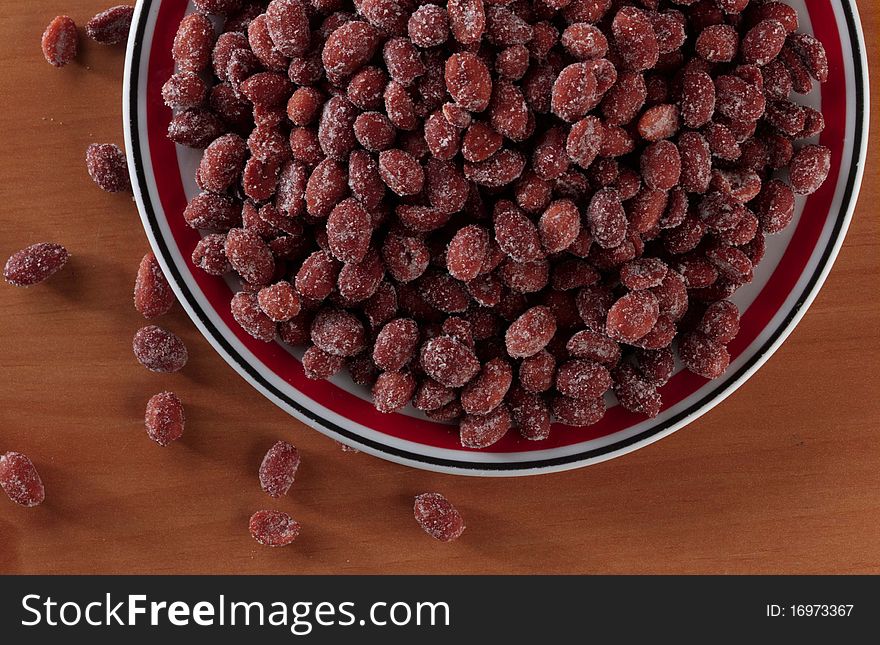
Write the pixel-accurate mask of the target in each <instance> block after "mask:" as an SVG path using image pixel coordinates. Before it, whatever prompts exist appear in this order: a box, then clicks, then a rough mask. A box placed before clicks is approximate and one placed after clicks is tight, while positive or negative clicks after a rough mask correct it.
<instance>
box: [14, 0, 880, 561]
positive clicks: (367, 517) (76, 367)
mask: <svg viewBox="0 0 880 645" xmlns="http://www.w3.org/2000/svg"><path fill="white" fill-rule="evenodd" d="M859 4H860V5H861V7H860V8H861V12H862V22H863V25H864V27H865V35H866V39H867V42H868V44H869V50H870V55H871V57H872V59H871V60H872V63H876V62H877V50H876V40H875V39H878V38H880V5H878V4H876V3H873V2H868V1H863V2H860V3H859ZM106 5H107V1H106V0H56V1H53V2H48V1H46V0H41V1H39V2H27V3H16V10H15V11H14V12H5V15H4V18H3V20H2V21H0V65H2V69H3V74H2V75H0V96H3V97H4V107H3V110H2V112H0V137H2V143H0V230H2V235H0V256H2V258H4V259H5V258H6V257H7V256H8V255H10V254H11V253H12V252H13V251H15V250H17V249H19V248H21V247H23V246H26V245H28V244H31V243H33V242H37V241H44V240H51V241H58V242H61V243H63V244H65V245H66V246H67V247H68V248H69V249H70V251H71V252H72V253H73V256H74V257H73V259H72V261H71V263H70V265H69V266H68V267H67V268H66V269H65V270H64V271H63V272H62V273H60V274H58V275H57V276H56V277H55V278H54V279H52V280H51V281H50V282H48V283H46V284H43V285H40V286H38V287H36V288H32V289H16V288H13V287H10V286H7V285H5V284H0V366H2V380H0V452H5V451H6V450H18V451H21V452H25V453H27V454H28V455H30V456H31V457H32V458H33V460H34V461H35V462H36V463H37V464H38V466H39V469H40V472H41V474H42V477H43V479H44V481H45V484H46V491H47V497H46V502H45V503H44V504H43V505H42V506H40V507H38V508H36V509H24V508H20V507H17V506H15V505H13V504H12V503H11V502H8V501H7V500H6V499H5V498H2V497H0V572H4V573H65V572H75V573H91V572H97V573H182V572H194V573H198V572H212V573H226V572H235V573H390V572H400V573H404V572H435V573H492V572H495V573H532V572H547V573H577V572H589V573H622V572H630V573H640V572H658V573H678V572H694V573H696V572H725V573H747V572H799V573H800V572H803V573H806V572H837V573H845V572H875V573H877V572H880V522H878V517H880V396H878V395H880V387H878V386H880V378H878V369H877V366H878V363H880V333H878V318H880V296H878V283H880V253H878V250H880V242H878V218H877V214H876V213H877V211H876V204H877V203H880V178H878V166H877V164H876V163H870V164H869V165H868V168H867V174H866V176H865V183H864V186H863V188H862V193H861V198H860V200H859V207H858V210H857V212H856V214H855V217H854V219H853V223H852V227H851V228H850V231H849V235H848V236H847V239H846V243H845V244H844V246H843V250H842V252H841V254H840V257H839V258H838V260H837V263H836V264H835V266H834V270H833V271H832V272H831V275H830V277H829V279H828V282H827V283H826V285H825V287H824V288H823V289H822V292H821V293H820V294H819V297H818V298H817V299H816V301H815V304H813V306H812V308H811V309H810V311H809V313H808V314H807V315H806V317H805V318H804V319H803V321H802V322H801V323H800V325H799V326H798V328H797V329H796V330H795V332H794V333H793V334H792V335H791V337H790V338H789V340H788V341H787V342H786V343H785V344H784V345H783V346H782V348H781V349H780V350H779V351H778V352H777V353H776V355H775V356H773V358H772V359H771V360H770V361H769V362H768V363H767V365H765V366H764V367H762V368H761V370H760V371H759V372H758V373H757V374H756V375H755V376H754V377H753V378H752V379H750V380H749V381H748V383H746V384H745V385H744V386H743V387H742V388H740V389H739V390H738V391H737V392H736V393H735V394H734V395H733V396H731V397H730V398H729V399H728V400H727V401H725V402H724V403H723V404H722V405H720V406H718V407H717V408H715V409H714V410H712V411H711V412H709V413H708V414H706V415H705V416H703V417H702V418H701V419H699V420H698V421H696V422H695V423H693V424H691V425H690V426H688V427H687V428H685V429H683V430H681V431H679V432H677V433H675V434H673V435H672V436H671V437H669V438H666V439H664V440H662V441H660V442H658V443H656V444H654V445H651V446H649V447H647V448H645V449H643V450H640V451H638V452H636V453H634V454H631V455H628V456H626V457H624V458H621V459H616V460H613V461H610V462H606V463H603V464H600V465H597V466H593V467H591V468H586V469H580V470H576V471H573V472H566V473H561V474H555V475H545V476H541V477H531V478H518V479H475V478H466V477H454V476H448V475H439V474H432V473H427V472H421V471H417V470H413V469H409V468H406V467H403V466H398V465H395V464H392V463H388V462H386V461H383V460H380V459H376V458H373V457H370V456H368V455H365V454H351V453H343V452H341V451H340V450H339V448H338V446H337V445H336V444H334V442H332V441H331V440H329V439H327V438H325V437H324V436H322V435H320V434H319V433H317V432H315V431H313V430H310V429H309V428H307V427H305V426H303V425H302V424H300V423H298V422H296V421H294V420H292V419H291V418H290V417H289V416H287V415H286V414H285V413H284V412H282V411H281V410H279V409H278V408H276V407H275V406H274V405H272V404H271V403H270V402H268V401H267V400H265V399H264V398H263V397H262V396H261V395H260V394H258V393H257V392H256V391H255V390H254V389H252V388H251V386H250V385H248V384H247V383H246V382H245V381H244V380H242V379H241V378H239V377H238V376H237V375H236V374H235V373H234V372H233V370H232V369H231V368H230V367H228V366H227V365H226V363H225V362H224V361H223V360H222V359H221V358H220V357H219V356H218V355H217V354H215V353H214V351H213V350H212V349H211V347H210V346H209V345H208V343H207V342H206V341H205V340H204V339H203V338H201V337H200V335H199V333H198V331H197V330H196V328H195V327H194V326H193V325H192V324H191V323H190V321H189V319H188V318H187V316H186V314H185V313H184V312H183V311H182V310H181V309H180V308H179V307H177V308H175V310H174V311H173V313H171V314H170V315H169V316H167V317H166V318H164V319H163V321H162V324H163V325H166V326H167V327H169V328H170V329H172V330H174V331H175V332H176V333H178V334H180V336H181V337H182V338H183V339H184V340H185V341H186V343H187V345H188V347H189V350H190V363H189V365H188V366H187V368H186V369H185V370H184V372H182V373H180V374H176V375H157V374H152V373H149V372H147V371H146V370H145V369H143V368H142V367H140V366H139V365H138V364H137V363H136V362H135V360H134V358H133V357H132V354H131V337H132V334H133V333H134V331H135V330H136V329H138V327H139V326H141V325H142V324H143V319H142V318H140V317H139V315H138V314H137V312H136V311H135V310H134V308H133V307H132V305H131V290H132V284H133V279H134V274H135V271H136V269H137V265H138V262H139V260H140V258H141V256H142V255H143V254H144V252H145V251H146V250H147V241H146V238H145V236H144V233H143V230H142V229H141V225H140V221H139V219H138V215H137V211H136V208H135V206H134V204H133V203H132V202H131V199H130V198H129V197H124V196H110V195H106V194H103V193H101V192H100V191H99V190H98V189H97V188H96V187H95V186H94V185H92V183H91V181H90V180H89V178H88V175H87V173H86V170H85V167H84V164H83V154H84V150H85V148H86V146H87V145H88V144H89V143H91V142H94V141H98V142H104V141H112V142H117V143H119V144H122V140H123V136H122V130H121V117H120V112H121V105H120V104H121V100H120V94H121V90H120V87H121V80H122V67H123V59H124V52H123V50H122V49H121V48H106V47H101V46H99V45H94V44H92V43H88V42H85V43H84V47H83V52H82V55H81V56H80V58H79V62H78V63H77V64H74V65H71V66H69V67H68V68H65V69H63V70H55V69H52V68H51V67H49V66H48V65H47V64H46V63H45V62H44V61H43V59H42V57H41V55H40V51H39V37H40V34H41V33H42V30H43V28H44V27H45V25H46V23H47V22H48V21H49V19H50V18H51V17H53V16H54V15H56V13H62V12H64V13H68V14H69V15H71V16H72V17H74V18H75V19H76V20H77V21H78V22H79V23H80V24H82V23H84V22H85V20H87V19H88V18H89V17H90V16H91V15H93V14H94V13H95V12H96V11H97V10H100V9H103V8H104V7H105V6H106ZM874 72H875V73H878V70H877V67H876V66H875V67H874ZM877 86H878V84H877V83H876V82H875V84H874V91H872V100H873V103H874V105H875V106H877V105H880V97H878V96H877V92H876V88H877ZM876 113H877V110H875V111H874V114H875V115H876ZM872 130H873V132H874V133H880V121H878V120H877V118H876V117H875V118H873V119H872ZM874 141H876V135H875V138H874V139H872V146H871V150H870V151H869V159H872V160H876V158H877V155H878V152H880V148H878V146H877V145H876V144H874ZM163 389H172V390H174V391H176V392H177V393H179V395H180V396H181V397H182V399H183V400H184V401H185V403H186V409H187V427H186V434H185V437H184V438H183V439H182V440H181V441H180V442H178V444H176V445H174V446H172V447H170V448H167V449H161V448H159V447H158V446H156V445H155V444H153V443H151V442H150V441H148V440H147V438H146V436H145V433H144V429H143V411H144V404H145V402H146V400H147V398H149V396H150V395H152V394H154V393H155V392H158V391H161V390H163ZM279 438H285V439H288V440H292V442H294V443H295V444H296V445H297V446H298V447H299V448H300V450H301V452H302V454H303V464H302V467H301V469H300V472H299V475H298V477H297V482H296V484H295V486H294V488H293V490H292V492H291V494H290V495H289V496H288V497H286V498H284V499H282V500H280V501H279V502H277V503H274V502H273V501H272V500H270V499H269V498H267V497H266V496H265V495H264V494H263V493H262V492H261V491H260V488H259V486H258V485H257V482H256V470H257V467H258V465H259V462H260V459H261V457H262V455H263V453H264V452H265V450H266V449H267V447H268V446H270V445H271V444H272V442H274V441H275V440H276V439H279ZM433 490H439V491H442V492H443V493H445V494H446V495H447V496H448V497H449V498H450V499H452V500H453V501H454V502H455V503H456V504H457V505H458V506H459V508H460V509H461V511H462V513H463V514H464V516H465V518H466V521H467V523H468V529H467V531H466V533H465V535H464V536H463V538H462V539H460V540H459V541H458V542H456V543H453V544H450V545H443V544H439V543H436V542H434V541H433V540H431V539H429V538H428V537H427V536H425V535H424V534H423V533H422V532H421V531H420V530H419V529H418V528H417V527H416V526H415V524H414V522H413V519H412V510H411V507H412V498H413V496H414V495H415V494H417V493H420V492H424V491H433ZM264 507H277V508H280V509H282V510H285V511H288V512H290V513H291V514H292V515H293V516H294V517H296V518H297V519H299V520H300V521H301V522H302V523H303V525H304V527H305V528H304V530H303V533H302V535H301V537H300V539H299V540H298V541H297V542H296V543H295V545H294V546H291V547H288V548H285V549H267V548H263V547H259V546H258V545H257V544H256V543H255V542H254V541H253V540H252V539H251V537H250V536H249V534H248V531H247V520H248V517H249V515H250V514H251V513H252V512H253V511H254V510H257V509H259V508H264Z"/></svg>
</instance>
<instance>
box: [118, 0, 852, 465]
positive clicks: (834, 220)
mask: <svg viewBox="0 0 880 645" xmlns="http://www.w3.org/2000/svg"><path fill="white" fill-rule="evenodd" d="M791 4H792V5H794V6H796V7H797V9H798V10H799V11H800V15H801V30H802V31H808V32H812V33H814V34H815V35H816V36H817V37H818V38H819V39H820V40H821V41H822V42H823V43H824V44H825V48H826V50H827V53H828V59H829V64H830V70H831V74H830V80H829V81H828V82H827V83H826V84H824V85H823V86H822V87H821V88H820V89H816V90H814V91H813V93H812V94H810V95H809V96H807V97H806V98H805V99H804V103H806V104H809V105H812V106H814V107H817V108H820V109H821V110H822V112H823V114H824V116H825V120H826V123H827V127H826V129H825V131H824V132H823V133H822V135H821V137H820V139H821V143H822V144H824V145H826V146H829V147H830V148H831V150H832V153H833V156H832V166H831V173H830V175H829V178H828V181H827V182H826V183H825V184H824V186H823V187H822V188H821V189H820V190H819V191H818V192H816V193H815V194H813V195H811V196H810V197H809V198H808V199H803V198H801V199H799V200H798V203H797V211H796V217H795V220H794V221H793V222H792V224H791V226H790V227H789V228H788V229H787V230H786V231H785V232H784V233H782V234H779V235H775V236H770V237H768V239H767V255H766V257H765V259H764V261H763V262H762V263H761V264H760V266H759V267H758V269H757V270H756V272H755V279H754V281H753V282H752V283H751V284H749V285H746V286H744V287H743V288H741V289H740V290H739V291H738V292H737V293H736V295H735V297H734V298H733V300H734V301H735V302H736V304H737V305H738V306H739V308H740V311H741V312H742V314H743V315H742V324H741V331H740V334H739V335H738V336H737V338H736V339H735V340H734V341H733V342H732V343H731V344H730V346H729V350H730V354H731V359H732V360H731V365H730V369H729V370H728V372H727V373H726V374H725V375H724V377H722V378H720V379H717V380H715V381H707V380H705V379H703V378H700V377H698V376H695V375H693V374H691V373H690V372H687V371H678V372H677V373H676V374H675V376H673V378H672V379H671V381H670V382H669V383H668V384H667V385H666V386H664V387H663V388H662V389H661V392H662V395H663V401H664V408H663V411H662V412H661V414H660V415H659V416H658V417H657V418H655V419H650V420H646V419H645V418H644V417H642V416H639V415H635V414H632V413H630V412H627V411H626V410H624V409H623V408H621V407H620V406H618V405H615V404H614V402H613V400H609V406H610V407H609V410H608V413H607V414H606V416H605V417H604V419H602V421H601V422H599V423H598V424H596V425H594V426H590V427H587V428H580V429H577V428H569V427H566V426H556V427H554V428H553V431H552V433H551V436H550V438H549V439H547V440H546V441H542V442H528V441H525V440H523V439H521V438H520V437H519V435H518V433H516V432H511V433H508V435H507V436H506V437H505V438H504V439H503V440H502V441H500V442H499V443H497V444H496V445H494V446H492V447H491V448H490V449H488V450H483V451H473V450H466V449H463V448H462V447H461V446H460V444H459V442H458V434H457V432H456V431H455V429H454V428H452V427H451V426H447V425H443V424H439V423H435V422H433V421H430V420H428V419H427V418H425V417H424V416H422V415H421V414H420V413H418V412H417V411H415V410H412V409H408V410H406V411H404V412H402V413H398V414H394V415H384V414H380V413H379V412H377V411H376V410H375V409H374V408H373V407H372V405H371V404H370V402H369V393H368V392H366V391H365V390H363V389H362V388H360V387H358V386H356V385H354V384H353V383H352V382H351V381H350V380H347V379H346V378H336V379H334V380H333V381H330V382H324V381H318V382H316V381H310V380H308V379H307V378H306V377H305V375H304V374H303V370H302V365H301V364H300V361H299V356H300V355H301V354H300V353H298V352H297V351H294V350H293V349H291V348H288V347H286V346H284V345H282V344H280V343H272V344H267V343H262V342H260V341H257V340H254V339H253V338H251V337H250V336H248V335H247V334H246V333H245V332H244V331H242V330H241V329H240V328H239V327H238V325H237V324H236V323H235V322H234V320H233V319H232V316H231V314H230V311H229V300H230V297H231V293H232V291H231V288H232V286H234V285H232V283H230V282H227V281H226V280H224V279H222V278H217V277H213V276H209V275H206V274H205V273H203V272H201V271H200V270H197V269H196V268H195V267H194V266H193V264H192V262H191V260H190V255H191V253H192V250H193V248H194V246H195V244H196V242H197V241H198V239H199V233H198V232H197V231H194V230H192V229H190V228H189V227H188V226H187V225H186V224H185V223H184V220H183V217H182V212H183V209H184V207H185V206H186V204H187V201H188V199H189V198H190V197H192V196H193V195H195V194H196V193H197V192H198V189H197V188H196V185H195V181H194V179H193V176H194V171H195V168H196V166H197V164H198V160H199V158H200V152H199V151H193V150H190V149H187V148H181V147H178V146H175V145H174V144H173V143H172V142H170V141H169V140H168V139H167V138H166V136H165V133H166V129H167V126H168V123H169V120H170V119H171V116H172V115H171V111H170V110H169V109H168V108H166V107H165V105H164V104H163V102H162V97H161V88H162V85H163V83H164V82H165V81H166V80H167V79H168V77H169V76H170V75H171V73H172V72H173V62H172V59H171V44H172V41H173V39H174V34H175V32H176V30H177V25H178V23H179V22H180V19H181V18H182V17H183V15H184V14H185V13H187V12H189V11H192V7H191V6H189V5H188V3H187V2H186V1H182V0H140V2H138V4H137V11H136V13H135V17H134V23H133V26H132V30H133V32H132V38H130V40H129V45H128V56H127V62H126V76H125V81H126V82H125V88H124V97H123V103H124V110H125V116H124V118H125V129H126V147H127V153H128V158H129V160H130V162H131V164H130V166H131V172H132V184H133V186H134V192H135V197H136V200H137V204H138V207H139V210H140V214H141V218H142V220H143V225H144V228H145V229H146V232H147V235H148V237H149V239H150V243H151V244H152V246H153V250H154V251H155V253H156V256H157V257H158V258H159V262H160V263H161V265H162V267H163V269H164V270H165V274H166V275H167V276H168V278H169V280H170V282H171V285H172V286H173V288H174V290H175V292H176V293H177V296H178V299H179V300H180V302H181V304H182V305H183V307H184V308H185V309H186V311H187V312H188V313H189V315H190V316H191V317H192V319H193V321H194V322H195V323H196V325H197V326H198V327H199V329H200V330H201V331H202V333H203V334H204V335H205V337H206V338H207V339H208V340H209V341H210V342H211V344H212V345H213V346H214V347H215V348H216V350H217V351H218V352H219V353H220V354H221V355H222V356H223V357H224V358H225V359H226V361H227V362H228V363H229V364H230V365H231V366H232V367H233V368H234V369H235V370H236V371H237V372H238V373H239V374H240V375H241V376H242V377H243V378H244V379H246V380H247V381H248V382H249V383H251V384H252V385H253V386H254V387H255V388H257V389H258V390H260V392H262V393H263V394H265V396H266V397H267V398H268V399H269V400H271V401H272V402H274V403H275V404H276V405H278V406H280V407H281V408H283V409H284V410H286V411H288V412H289V413H290V414H292V415H293V416H295V417H296V418H298V419H300V420H302V421H304V422H305V423H307V424H308V425H310V426H312V427H314V428H316V429H317V430H320V431H321V432H323V433H325V434H327V435H329V436H331V437H333V438H334V439H337V440H339V441H342V442H344V443H347V444H349V445H352V446H355V447H357V448H358V449H360V450H362V451H364V452H367V453H370V454H373V455H377V456H380V457H384V458H386V459H390V460H393V461H396V462H400V463H404V464H408V465H411V466H415V467H418V468H426V469H430V470H437V471H444V472H454V473H459V474H467V475H483V476H491V475H526V474H535V473H543V472H552V471H559V470H564V469H568V468H575V467H578V466H584V465H588V464H593V463H597V462H599V461H603V460H606V459H611V458H613V457H617V456H620V455H622V454H625V453H627V452H630V451H632V450H635V449H637V448H640V447H642V446H645V445H647V444H649V443H651V442H653V441H657V440H658V439H660V438H662V437H665V436H666V435H668V434H670V433H672V432H674V431H675V430H678V429H680V428H682V427H683V426H685V425H687V424H688V423H690V422H691V421H693V420H694V419H696V418H697V417H699V416H700V415H702V414H704V413H705V412H707V411H708V410H709V409H711V408H713V407H714V406H716V405H718V404H719V403H720V402H721V401H723V400H724V399H725V398H726V397H727V396H729V395H730V394H731V393H732V392H733V391H734V390H735V389H736V388H737V387H738V386H740V385H741V384H742V383H743V382H744V381H745V380H746V379H748V378H749V376H751V375H752V374H754V372H755V371H756V370H757V369H758V367H760V366H761V365H762V364H763V363H764V361H766V360H767V359H768V358H769V357H770V355H771V354H772V353H773V352H774V351H775V350H776V349H777V348H778V347H779V345H780V344H781V343H782V342H783V341H784V340H785V338H786V337H787V336H788V334H789V333H791V331H792V329H793V328H794V326H795V325H796V324H797V322H798V321H799V320H800V318H801V317H802V316H803V315H804V312H805V311H806V309H807V307H808V306H809V304H810V302H811V301H812V300H813V298H814V297H815V296H816V293H817V291H818V290H819V288H820V287H821V285H822V283H823V281H824V280H825V277H826V276H827V274H828V271H829V270H830V269H831V264H832V262H833V261H834V258H835V256H836V255H837V252H838V250H839V248H840V245H841V243H842V242H843V238H844V235H845V233H846V229H847V225H848V224H849V220H850V218H851V216H852V212H853V208H854V206H855V201H856V196H857V193H858V188H859V184H860V181H861V177H862V172H863V166H864V162H865V155H866V148H867V130H868V123H867V118H868V93H867V84H868V81H867V63H866V58H865V48H864V42H863V37H862V31H861V26H860V24H859V19H858V14H857V12H856V7H855V3H854V2H852V1H851V0H833V1H831V0H807V1H806V2H803V1H797V2H791ZM254 413H255V414H259V410H255V411H254Z"/></svg>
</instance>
